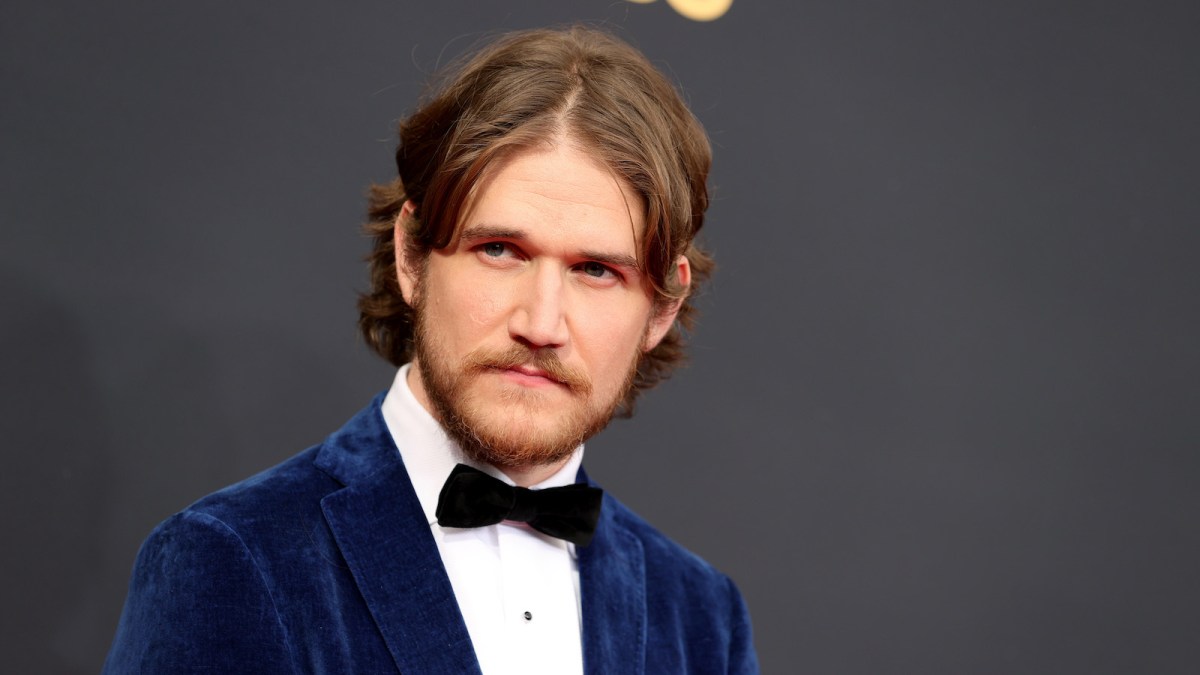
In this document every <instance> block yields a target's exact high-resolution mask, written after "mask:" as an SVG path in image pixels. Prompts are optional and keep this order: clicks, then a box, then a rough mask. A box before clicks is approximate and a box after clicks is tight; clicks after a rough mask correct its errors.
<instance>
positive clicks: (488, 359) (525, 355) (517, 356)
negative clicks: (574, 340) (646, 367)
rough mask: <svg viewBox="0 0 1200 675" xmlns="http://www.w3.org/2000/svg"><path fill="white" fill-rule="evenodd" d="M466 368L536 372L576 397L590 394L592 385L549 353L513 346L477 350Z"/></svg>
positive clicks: (545, 350) (579, 373) (550, 350)
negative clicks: (571, 392) (519, 369)
mask: <svg viewBox="0 0 1200 675" xmlns="http://www.w3.org/2000/svg"><path fill="white" fill-rule="evenodd" d="M466 363H467V366H468V367H469V368H470V369H471V370H474V371H476V372H479V371H484V370H493V369H494V370H508V369H510V368H516V367H518V366H527V367H532V368H537V369H538V370H540V371H542V372H543V373H545V374H546V377H548V378H550V379H551V380H554V381H555V382H558V383H559V384H561V385H563V386H565V387H567V388H568V389H570V390H571V391H574V392H576V393H580V394H584V395H586V394H590V393H591V391H592V382H591V380H589V379H588V377H587V375H585V374H584V373H583V372H582V371H580V370H579V369H577V368H572V367H570V366H568V365H566V364H565V363H563V362H562V360H560V359H559V358H558V354H556V353H555V352H554V350H552V349H530V348H529V347H526V346H525V345H520V344H515V345H512V346H511V347H509V348H508V349H505V350H502V351H500V350H492V349H485V348H480V349H476V350H475V351H473V352H471V353H470V354H469V355H468V356H467V358H466Z"/></svg>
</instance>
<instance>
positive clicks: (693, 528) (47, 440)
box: [0, 0, 1200, 674]
mask: <svg viewBox="0 0 1200 675" xmlns="http://www.w3.org/2000/svg"><path fill="white" fill-rule="evenodd" d="M1196 7H1197V5H1196V3H1194V2H1191V1H1190V0H1188V1H1181V2H1141V3H1133V2H1127V3H1117V2H1090V3H1080V2H1074V3H1072V2H1029V1H1015V2H1014V1H1007V2H999V1H992V2H986V3H983V2H975V3H972V2H950V1H948V0H947V1H944V2H909V3H895V2H850V1H844V0H813V1H806V2H795V3H783V2H777V3H776V2H772V3H768V2H763V1H761V0H736V1H735V2H734V4H733V7H732V9H731V10H730V11H729V12H728V14H726V15H725V16H723V17H722V18H720V19H719V20H717V21H715V22H711V23H698V22H694V21H690V20H688V19H686V18H683V17H682V16H680V15H679V14H678V13H676V12H675V11H673V10H672V9H671V7H670V6H669V5H668V4H667V3H666V2H665V1H663V0H660V1H659V2H656V3H653V4H632V3H629V2H623V1H621V0H570V1H567V0H542V1H541V2H509V3H500V2H466V1H464V0H440V1H437V2H383V1H382V0H377V1H376V2H360V3H334V2H324V3H322V2H315V1H312V0H309V1H307V2H281V1H278V0H267V1H260V2H233V1H230V0H206V1H205V2H178V1H177V2H124V3H94V2H82V1H74V2H39V1H35V0H17V1H14V0H9V1H8V2H6V3H5V6H4V8H3V9H2V10H0V54H2V64H3V82H2V84H3V90H2V91H3V106H2V110H0V125H2V128H3V146H2V148H0V195H2V200H0V201H2V211H0V219H2V221H0V222H2V224H3V230H2V231H3V239H2V240H0V294H2V296H3V315H2V318H0V322H2V323H0V327H2V330H0V336H2V340H3V343H2V350H0V360H2V363H3V370H2V371H0V372H2V379H3V383H4V386H3V397H4V398H3V401H2V403H3V407H2V408H0V411H2V412H0V415H2V417H0V419H2V420H3V425H4V426H3V439H4V445H5V447H4V455H3V457H4V470H3V472H0V476H2V478H0V480H2V481H3V484H2V485H0V488H2V489H0V494H2V495H3V499H4V509H3V513H4V521H3V528H4V529H3V540H4V542H5V546H4V549H5V550H4V554H3V569H2V570H0V580H2V581H0V584H2V586H3V593H4V597H3V607H4V618H3V627H2V630H0V636H2V637H0V639H2V640H3V654H2V655H0V662H2V663H4V664H5V666H4V668H3V669H4V670H5V672H12V673H35V672H43V673H87V672H95V671H96V670H97V669H98V668H99V666H100V663H101V661H102V659H103V656H104V653H105V651H106V649H107V646H108V642H109V640H110V639H111V636H112V633H113V630H114V627H115V624H116V620H117V616H118V613H119V611H120V606H121V601H122V598H123V595H124V592H125V584H126V580H127V578H128V573H129V569H130V565H131V564H132V561H133V557H134V555H135V553H136V551H137V547H138V544H139V543H140V541H141V539H142V538H143V537H144V536H145V535H146V534H147V532H148V531H149V530H150V528H151V527H153V525H154V524H155V523H156V522H158V521H159V520H161V519H162V518H164V517H165V516H167V515H168V514H170V513H172V512H174V511H176V510H178V509H180V508H182V507H183V506H184V505H186V504H187V503H189V502H190V501H192V500H193V499H195V498H197V497H199V496H201V495H202V494H205V493H207V492H209V491H211V490H213V489H215V488H217V487H220V486H222V485H224V484H226V483H228V482H231V481H234V480H236V479H239V478H241V477H244V476H246V475H248V474H250V473H252V472H254V471H257V470H259V469H261V468H264V467H267V466H269V465H271V464H273V463H275V462H277V461H279V460H281V459H283V458H285V457H287V456H289V455H291V454H293V453H295V452H297V451H299V450H301V449H302V448H304V447H306V446H308V445H310V444H312V443H315V442H318V441H319V440H320V439H321V438H323V437H324V435H326V434H327V433H329V432H330V431H332V430H333V429H335V428H336V427H337V426H339V425H340V424H341V423H342V422H343V421H344V420H345V419H347V418H348V417H349V416H350V415H351V414H352V413H353V412H354V411H356V410H357V409H358V408H359V407H360V406H362V405H364V404H365V403H366V402H367V400H368V399H369V398H370V397H371V396H372V395H373V394H374V393H376V392H377V391H379V390H380V389H382V388H384V387H385V386H386V385H387V383H388V382H389V380H390V378H391V375H392V373H391V370H390V368H389V367H388V366H386V365H385V364H384V363H383V362H382V361H380V360H378V359H375V358H373V357H372V356H370V355H369V354H368V351H367V349H366V348H365V347H364V346H363V345H362V344H361V341H360V340H359V339H358V338H357V336H356V333H355V327H354V321H355V317H356V313H355V310H354V308H353V305H354V298H355V291H356V290H359V289H361V288H363V287H364V285H365V274H364V268H363V265H362V264H361V262H360V257H361V256H362V255H363V253H364V252H365V251H366V249H367V244H366V241H365V240H364V239H363V238H362V236H361V235H360V234H359V233H358V229H357V228H358V225H359V222H360V221H361V219H362V217H363V191H364V188H365V186H366V185H367V184H369V183H371V182H372V181H382V180H386V179H388V178H389V177H390V176H391V171H392V167H391V154H392V148H393V144H394V140H393V136H394V134H393V123H394V120H395V119H396V118H398V117H399V116H401V115H402V114H403V113H404V112H405V111H407V110H410V109H411V107H412V104H413V102H414V99H415V96H416V94H417V92H418V90H419V87H420V84H421V83H422V82H423V81H424V79H425V77H426V75H427V74H428V73H429V72H430V71H431V70H432V69H434V68H435V67H436V66H437V65H438V64H439V63H442V62H444V61H445V60H446V59H447V58H449V57H450V56H452V55H457V54H458V53H460V52H461V51H462V50H463V49H465V48H467V47H468V46H469V45H471V44H472V43H474V42H476V41H477V40H478V39H479V38H480V37H481V36H483V35H485V34H487V33H490V32H492V31H496V30H499V29H507V28H517V27H528V26H534V25H543V24H553V23H560V22H564V21H570V20H576V19H586V20H594V21H604V22H607V23H609V24H610V25H611V26H612V27H614V28H615V29H616V30H617V31H618V32H620V33H621V34H623V35H625V36H627V37H628V38H629V39H630V40H632V41H633V42H634V43H635V44H637V45H639V46H640V47H641V48H642V49H643V50H644V51H646V52H647V53H648V54H649V55H650V56H651V58H652V59H653V60H654V61H655V62H656V63H659V64H661V65H662V66H663V67H665V68H666V69H667V70H668V71H669V72H670V73H672V75H673V77H675V78H676V79H678V80H679V81H680V82H682V84H683V87H684V89H685V91H686V93H687V96H688V98H689V100H690V101H691V103H692V105H693V106H694V108H695V110H696V112H697V114H698V115H699V117H700V118H701V119H702V121H703V122H704V123H705V125H706V126H707V128H708V130H709V132H710V134H711V136H712V140H713V142H714V145H715V151H716V165H715V169H714V173H713V176H712V185H713V187H714V195H715V201H714V204H713V207H712V210H711V212H710V219H709V226H708V228H707V229H706V232H705V233H704V237H705V240H706V241H707V243H708V244H709V246H710V247H711V248H712V249H713V250H715V252H716V254H717V256H718V259H719V262H720V265H721V267H720V270H719V274H718V276H717V277H716V280H715V283H714V284H713V285H712V286H711V287H710V288H709V289H708V290H707V291H706V292H705V294H704V296H703V299H702V308H703V310H704V317H703V321H702V324H701V326H700V328H699V330H698V332H697V334H696V335H695V340H694V343H693V344H694V352H693V353H694V358H693V363H692V366H691V367H690V368H689V369H688V370H685V371H683V372H681V373H679V374H678V375H677V376H676V377H675V378H674V379H673V380H672V381H671V382H669V383H668V384H667V385H665V386H663V387H662V388H661V389H660V390H659V391H656V392H653V393H652V394H651V395H650V396H649V397H648V398H646V399H645V401H644V403H643V405H642V406H641V409H640V412H639V415H638V417H637V418H635V419H634V420H632V421H627V422H618V423H616V424H615V425H614V426H613V427H612V428H611V429H610V430H608V431H606V432H605V433H604V434H603V435H602V436H601V437H599V438H597V439H595V440H594V441H593V442H592V443H591V444H589V450H588V463H589V465H590V467H591V471H592V473H593V474H594V475H595V476H596V477H597V478H598V479H599V480H600V481H601V482H603V483H604V484H605V485H606V486H607V487H608V488H609V489H610V490H611V491H612V492H614V493H616V494H617V495H619V496H620V497H621V498H623V500H625V501H626V502H627V503H629V504H630V505H632V506H633V507H634V508H636V509H638V510H639V511H641V512H642V513H643V514H644V515H646V516H647V517H648V518H649V519H650V520H651V521H653V522H655V523H656V524H658V525H659V526H661V527H662V528H663V529H664V530H665V531H667V532H668V533H670V534H671V535H672V536H674V537H675V538H677V539H678V540H679V541H681V542H682V543H683V544H685V545H686V546H688V547H690V548H691V549H693V550H695V551H697V552H698V553H700V554H701V555H703V556H704V557H706V558H707V559H709V560H710V561H712V562H713V563H714V564H715V565H716V566H718V567H719V568H721V569H722V570H724V571H726V572H728V573H729V574H730V575H732V576H733V578H734V579H735V580H736V581H737V582H738V584H739V585H740V586H741V588H742V590H743V592H744V593H745V595H746V597H747V599H748V602H749V604H750V607H751V611H752V614H753V617H754V621H755V630H756V639H757V645H758V648H759V652H760V655H761V659H762V663H763V665H764V668H765V670H766V671H767V672H773V673H790V672H811V673H863V674H869V673H946V674H951V673H1183V672H1195V670H1196V668H1197V667H1198V666H1197V664H1198V663H1200V639H1198V634H1200V610H1198V607H1200V582H1198V581H1197V569H1200V536H1198V534H1197V523H1198V522H1200V519H1198V517H1200V494H1198V492H1197V473H1198V471H1197V469H1198V468H1200V466H1198V465H1200V459H1198V458H1197V454H1196V451H1197V442H1196V439H1197V435H1198V432H1200V423H1198V421H1197V413H1196V411H1197V407H1198V403H1200V400H1198V399H1200V396H1198V393H1197V385H1196V381H1197V377H1198V376H1200V368H1198V359H1197V355H1196V348H1197V344H1196V343H1197V337H1198V335H1197V333H1198V331H1197V330H1196V329H1197V323H1198V319H1197V311H1196V305H1197V292H1198V291H1200V275H1198V274H1197V271H1196V262H1195V259H1196V256H1197V251H1198V244H1200V234H1198V231H1197V223H1198V221H1200V198H1198V194H1200V192H1198V190H1197V186H1196V183H1197V176H1200V126H1198V124H1197V120H1200V90H1198V84H1200V79H1198V75H1200V68H1198V65H1200V49H1198V47H1197V45H1196V29H1197V27H1198V26H1200V20H1198V19H1200V12H1198V11H1197V10H1196Z"/></svg>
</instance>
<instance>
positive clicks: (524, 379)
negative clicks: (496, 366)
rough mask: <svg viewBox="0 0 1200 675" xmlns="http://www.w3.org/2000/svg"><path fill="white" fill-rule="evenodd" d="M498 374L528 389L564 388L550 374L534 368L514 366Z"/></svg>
mask: <svg viewBox="0 0 1200 675" xmlns="http://www.w3.org/2000/svg"><path fill="white" fill-rule="evenodd" d="M498 372H499V373H500V375H502V376H503V377H504V378H505V379H507V380H509V381H511V382H514V383H516V384H520V385H524V386H526V387H545V386H550V385H559V386H562V383H561V382H559V381H558V380H556V379H554V378H552V377H550V375H549V373H547V372H546V371H544V370H542V369H540V368H534V367H533V366H514V367H512V368H505V369H502V370H500V371H498Z"/></svg>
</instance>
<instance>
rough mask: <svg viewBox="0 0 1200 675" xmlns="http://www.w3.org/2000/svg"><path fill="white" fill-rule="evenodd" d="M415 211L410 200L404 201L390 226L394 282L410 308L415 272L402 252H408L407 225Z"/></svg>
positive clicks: (415, 278) (413, 291)
mask: <svg viewBox="0 0 1200 675" xmlns="http://www.w3.org/2000/svg"><path fill="white" fill-rule="evenodd" d="M416 210H417V207H416V205H415V204H413V203H412V200H406V201H405V202H404V206H402V207H400V214H399V215H398V216H396V222H395V224H393V225H392V227H393V228H394V229H393V231H392V244H393V245H394V246H395V251H396V277H397V279H396V280H397V281H398V282H399V284H400V295H401V296H403V297H404V302H407V303H408V305H409V306H410V307H411V306H412V305H413V294H414V293H416V289H417V270H416V269H415V267H414V266H413V265H410V264H409V260H408V259H407V258H406V256H405V255H404V252H405V251H406V250H408V247H407V244H408V227H407V224H408V221H409V220H411V219H412V217H413V213H414V212H415V211H416Z"/></svg>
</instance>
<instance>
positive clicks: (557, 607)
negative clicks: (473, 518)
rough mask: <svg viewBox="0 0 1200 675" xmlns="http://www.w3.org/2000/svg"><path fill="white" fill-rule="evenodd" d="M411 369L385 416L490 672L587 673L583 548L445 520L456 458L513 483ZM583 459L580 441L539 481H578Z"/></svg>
mask: <svg viewBox="0 0 1200 675" xmlns="http://www.w3.org/2000/svg"><path fill="white" fill-rule="evenodd" d="M408 372H409V365H405V366H403V367H401V368H400V370H399V372H397V373H396V379H395V380H394V381H393V382H392V388H391V389H390V390H389V391H388V394H387V396H386V397H385V398H384V400H383V419H384V422H385V423H386V424H387V428H388V431H389V432H390V433H391V435H392V439H393V440H395V442H396V447H397V448H399V449H400V457H401V458H402V459H403V460H404V466H405V468H406V469H407V470H408V476H409V478H410V479H412V484H413V488H414V489H415V490H416V493H417V498H418V499H419V500H420V501H421V508H422V509H424V511H425V518H426V520H428V522H429V527H430V529H431V531H432V532H433V539H434V541H436V542H437V547H438V553H440V554H441V556H442V563H443V564H444V565H445V567H446V573H447V574H448V575H449V577H450V584H451V586H453V587H454V595H455V597H456V598H457V599H458V607H459V610H461V611H462V615H463V619H464V620H465V621H466V624H467V631H468V632H469V633H470V635H471V642H472V643H473V644H474V646H475V656H476V657H477V658H478V659H479V665H480V667H481V668H482V670H483V672H484V673H485V675H501V674H508V673H513V674H515V673H522V674H523V675H526V674H527V675H533V674H537V673H545V674H547V675H549V674H553V675H563V674H572V673H579V674H582V673H583V648H582V644H581V640H580V623H581V616H580V603H579V567H578V563H577V562H576V559H575V546H574V545H573V544H570V543H568V542H565V541H563V540H561V539H555V538H553V537H550V536H547V535H544V534H542V533H541V532H538V531H536V530H534V529H532V528H530V527H529V526H528V525H526V524H524V523H518V522H513V521H504V522H502V523H499V524H497V525H490V526H488V527H479V528H471V529H462V528H456V527H442V526H441V525H438V522H437V516H436V515H435V514H436V512H437V501H438V495H439V494H440V493H441V490H442V484H443V483H445V482H446V478H447V477H448V476H449V475H450V471H451V470H453V469H454V466H455V465H456V464H458V463H460V462H461V463H463V464H468V465H470V466H473V467H475V468H476V469H479V470H481V471H485V472H487V473H488V474H490V475H492V476H494V477H496V478H499V479H500V480H502V481H504V482H506V483H508V484H509V485H513V484H514V483H513V481H512V480H511V479H510V478H509V477H508V476H506V475H504V473H503V472H501V471H500V470H499V469H496V468H495V467H492V466H489V465H486V464H479V463H476V462H474V461H472V460H469V459H467V458H466V457H464V456H463V453H462V450H461V449H460V448H459V447H458V444H457V443H455V442H454V441H453V440H451V439H450V437H449V436H447V435H446V432H445V430H444V429H442V426H441V424H439V423H438V421H437V420H436V419H434V418H433V416H432V415H431V414H430V413H429V411H427V410H426V409H425V408H424V406H422V405H421V403H420V402H419V401H417V399H416V396H414V395H413V393H412V390H410V389H409V387H408ZM582 461H583V446H582V445H581V446H579V447H578V448H576V449H575V452H574V454H572V455H571V458H570V460H568V461H567V463H566V465H565V466H563V467H562V469H560V470H559V471H558V472H557V473H555V474H554V475H553V476H551V477H550V478H548V479H546V480H544V481H542V482H541V483H538V484H537V485H534V486H532V487H533V488H534V489H539V488H547V487H558V486H560V485H570V484H571V483H574V482H575V475H576V473H577V472H578V470H579V465H580V463H581V462H582Z"/></svg>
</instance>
